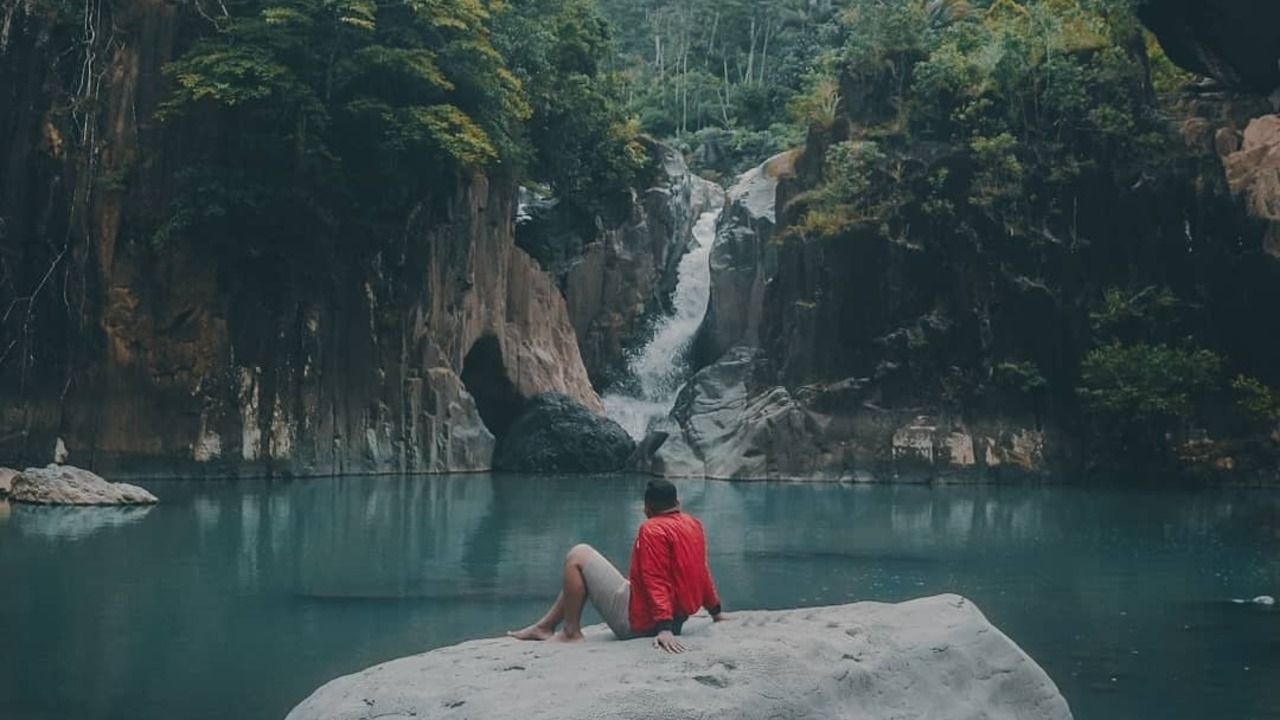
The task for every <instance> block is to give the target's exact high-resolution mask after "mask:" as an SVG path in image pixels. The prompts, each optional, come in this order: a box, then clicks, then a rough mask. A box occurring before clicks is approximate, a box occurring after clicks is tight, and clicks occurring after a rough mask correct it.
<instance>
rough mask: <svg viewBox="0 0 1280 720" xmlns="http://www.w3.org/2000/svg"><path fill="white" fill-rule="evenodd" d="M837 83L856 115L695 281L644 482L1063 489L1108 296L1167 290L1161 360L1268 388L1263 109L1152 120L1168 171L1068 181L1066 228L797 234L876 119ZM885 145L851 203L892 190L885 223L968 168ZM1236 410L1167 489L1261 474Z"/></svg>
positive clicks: (1195, 101) (1272, 132)
mask: <svg viewBox="0 0 1280 720" xmlns="http://www.w3.org/2000/svg"><path fill="white" fill-rule="evenodd" d="M1271 64H1272V65H1274V61H1273V62H1272V63H1271ZM844 82H845V85H844V87H842V91H841V96H842V97H844V98H870V99H871V100H870V101H867V102H850V103H848V107H842V110H841V116H840V118H838V119H837V121H836V122H834V123H832V124H831V125H830V127H829V128H825V129H820V130H817V131H815V132H813V133H811V135H810V137H809V142H808V145H807V147H806V148H805V149H804V151H803V153H801V154H800V155H799V156H797V157H796V158H794V162H793V163H791V164H792V166H793V167H794V173H791V174H788V176H784V177H783V178H782V180H781V182H780V183H778V184H777V189H776V191H775V192H774V193H773V196H772V198H769V200H770V201H771V202H772V203H773V204H772V205H771V206H768V207H767V208H763V207H762V209H759V210H757V211H756V212H755V213H754V217H764V216H766V215H773V216H776V225H772V224H771V225H770V226H769V227H768V232H766V233H761V232H759V230H758V228H757V227H756V226H755V223H756V221H755V220H753V219H752V218H749V217H747V216H744V215H742V214H741V213H738V214H736V215H735V214H733V213H732V212H730V213H727V214H726V218H725V220H724V221H723V223H724V226H722V227H721V228H720V229H719V231H718V233H717V248H716V251H715V253H714V254H718V255H719V256H720V257H734V258H744V260H743V261H741V262H732V263H720V264H719V265H713V280H712V282H713V288H714V289H713V292H712V306H711V308H709V310H708V314H707V321H706V323H707V325H706V326H704V335H706V336H711V337H721V338H724V339H723V340H721V341H719V342H716V343H713V344H709V348H710V349H711V351H712V355H711V357H710V359H713V360H714V362H711V364H710V365H708V366H707V367H705V368H704V369H703V370H702V371H700V372H699V373H698V375H697V376H696V377H695V378H694V379H693V380H692V381H691V382H690V383H689V385H688V386H687V387H686V388H685V389H684V391H682V393H681V397H680V399H679V401H678V402H677V404H676V407H675V409H674V410H673V412H672V414H671V417H670V419H669V420H668V421H667V422H666V423H665V424H664V425H663V426H662V427H659V428H657V432H655V433H653V434H651V435H650V437H649V438H647V440H646V442H645V443H644V444H643V446H642V449H643V451H644V452H643V453H642V456H643V458H642V461H641V466H642V467H643V468H644V469H646V470H648V471H651V472H655V473H660V474H666V475H675V476H680V475H708V476H714V477H726V478H757V479H760V478H770V479H773V478H779V479H826V480H891V479H898V480H943V481H972V480H1004V479H1010V478H1037V477H1046V476H1049V475H1050V474H1051V473H1053V472H1055V471H1058V472H1061V473H1062V474H1066V475H1071V476H1079V475H1080V474H1081V472H1082V471H1083V470H1085V469H1086V468H1087V467H1088V466H1089V465H1090V464H1091V461H1092V459H1093V456H1094V451H1093V447H1092V446H1091V442H1093V441H1092V440H1091V437H1090V433H1091V432H1095V433H1096V428H1091V427H1090V426H1088V425H1087V423H1088V418H1086V417H1085V415H1084V414H1083V413H1082V410H1081V407H1080V399H1079V396H1078V394H1077V391H1076V388H1077V387H1078V386H1079V385H1080V383H1081V373H1082V370H1081V359H1082V358H1083V357H1084V356H1085V355H1086V354H1087V353H1088V352H1089V350H1090V348H1091V347H1093V346H1094V344H1095V343H1096V342H1097V340H1096V330H1097V324H1098V322H1099V320H1098V318H1099V313H1100V312H1102V310H1101V309H1100V308H1102V307H1103V305H1104V300H1103V299H1104V298H1106V297H1107V294H1108V292H1113V290H1112V289H1113V288H1125V289H1128V290H1125V291H1124V292H1128V293H1132V297H1129V298H1126V300H1125V302H1129V301H1130V300H1132V302H1133V303H1134V304H1137V305H1141V304H1142V303H1143V302H1145V301H1144V299H1143V298H1144V296H1149V295H1151V294H1152V293H1155V292H1158V291H1159V292H1167V297H1169V298H1177V299H1176V300H1171V301H1170V302H1174V303H1175V304H1177V305H1178V308H1179V309H1178V313H1180V314H1179V319H1178V320H1177V321H1176V322H1175V323H1173V324H1172V325H1168V327H1169V332H1170V333H1180V335H1178V338H1179V339H1178V341H1179V342H1186V339H1187V338H1191V337H1194V338H1197V339H1198V341H1199V342H1202V343H1204V344H1205V345H1207V346H1209V347H1211V348H1212V349H1213V350H1214V352H1216V353H1218V354H1219V356H1221V357H1223V358H1227V359H1228V360H1229V361H1230V363H1231V364H1232V366H1233V367H1234V368H1236V371H1237V372H1242V373H1246V374H1249V375H1253V376H1256V377H1258V378H1262V379H1263V381H1264V382H1266V383H1275V382H1277V381H1278V380H1280V377H1278V376H1277V375H1276V372H1275V368H1276V367H1277V360H1280V345H1278V344H1277V342H1276V338H1280V321H1277V320H1276V319H1275V318H1274V317H1273V314H1270V313H1265V312H1262V313H1260V312H1258V308H1266V307H1273V306H1275V305H1276V304H1277V303H1280V262H1278V258H1280V253H1277V251H1276V248H1277V247H1280V244H1278V243H1277V235H1276V233H1277V230H1276V228H1277V225H1276V224H1275V223H1276V218H1277V213H1276V208H1277V207H1280V204H1278V203H1277V202H1276V200H1275V198H1276V193H1277V188H1280V180H1277V178H1280V175H1277V167H1278V166H1277V163H1276V158H1277V157H1278V155H1277V148H1280V137H1278V136H1277V135H1278V133H1277V127H1280V126H1277V125H1276V124H1275V123H1274V122H1273V121H1272V120H1271V119H1269V118H1268V117H1259V115H1261V114H1262V113H1264V112H1265V110H1266V109H1267V108H1266V104H1265V102H1263V101H1261V100H1259V99H1258V98H1256V97H1248V96H1238V95H1231V96H1226V95H1221V94H1216V95H1215V94H1209V95H1205V94H1199V95H1194V96H1188V97H1185V98H1182V99H1181V100H1179V101H1178V102H1176V103H1175V104H1173V105H1170V106H1169V107H1168V110H1167V112H1169V113H1170V115H1171V116H1172V117H1173V118H1174V123H1173V126H1174V129H1175V130H1176V132H1177V133H1178V136H1179V139H1178V140H1176V141H1174V146H1175V148H1174V150H1172V151H1171V153H1172V154H1171V158H1172V159H1171V160H1170V162H1169V163H1168V164H1167V165H1166V166H1165V167H1164V168H1163V169H1160V170H1157V171H1146V172H1143V173H1142V174H1140V175H1137V176H1129V177H1125V176H1124V175H1122V174H1120V173H1113V172H1112V171H1103V172H1098V173H1096V174H1093V175H1087V174H1086V175H1085V176H1084V177H1082V178H1081V179H1080V181H1078V182H1076V183H1072V184H1070V185H1068V186H1066V187H1065V188H1064V189H1063V190H1061V192H1062V194H1061V196H1059V197H1058V198H1056V199H1054V200H1053V201H1052V202H1054V203H1059V204H1060V205H1059V206H1060V207H1071V208H1072V211H1071V212H1070V213H1069V214H1067V215H1066V220H1065V222H1064V221H1063V220H1061V219H1059V220H1058V221H1045V222H1041V221H1034V220H1024V221H1017V222H1014V223H1010V224H1008V225H1007V226H1006V227H1004V228H1001V227H999V226H997V227H984V225H983V223H982V222H981V221H980V220H979V219H977V218H959V219H953V220H952V221H950V222H949V223H947V224H939V223H936V222H931V221H930V219H929V217H928V216H927V214H926V213H923V212H922V213H917V214H913V213H908V214H906V215H901V214H898V215H894V216H892V219H890V218H891V216H890V215H889V214H886V215H885V216H884V218H882V219H881V220H880V221H879V222H862V223H855V224H851V225H850V226H848V228H847V229H846V231H842V232H838V233H828V234H824V233H816V232H810V231H806V230H805V229H804V228H800V227H798V226H799V225H800V224H801V222H802V218H803V216H804V212H805V208H806V205H807V204H808V203H809V202H811V201H812V200H811V199H812V198H813V197H814V193H815V189H816V188H818V187H819V186H820V185H821V184H822V183H823V182H824V180H827V179H829V178H830V170H829V169H828V168H827V162H828V160H829V157H830V156H829V155H828V150H829V149H830V148H832V147H833V145H836V144H838V143H841V142H848V141H849V139H850V138H857V137H859V133H860V132H861V131H860V129H859V128H862V127H866V126H868V125H870V124H872V123H874V122H877V121H880V120H883V119H884V118H892V117H894V116H895V112H894V111H893V110H892V109H891V108H890V107H888V105H887V104H886V103H885V102H884V99H885V98H884V95H885V94H884V93H877V92H876V91H875V90H874V88H871V89H869V88H867V87H865V83H866V78H865V77H862V78H859V77H846V78H845V81H844ZM877 97H879V98H880V101H879V104H877V101H876V100H875V99H876V98H877ZM881 106H883V107H881ZM877 113H879V116H880V117H876V115H877ZM894 142H896V141H890V142H887V143H886V144H885V145H884V146H882V147H890V148H891V149H890V150H888V151H887V153H888V160H887V164H888V165H889V166H891V167H892V168H893V169H894V173H896V174H895V175H890V174H886V175H884V176H877V177H879V180H877V181H874V182H873V184H872V188H871V190H869V192H876V191H877V189H876V186H875V184H874V183H875V182H885V183H889V182H890V181H891V180H892V184H891V185H890V187H892V192H893V193H894V194H895V195H894V198H895V199H894V200H891V201H890V202H891V203H896V202H902V203H905V204H906V205H910V204H911V203H912V202H914V200H913V199H918V198H923V197H928V196H929V195H930V192H931V188H930V186H929V185H928V183H929V182H938V180H937V179H938V178H941V179H942V181H946V179H947V178H953V179H954V178H957V177H965V176H966V175H968V174H971V173H972V172H973V165H972V162H973V159H972V158H971V157H969V156H968V152H967V149H966V148H964V147H954V146H948V145H946V144H944V143H938V142H914V141H906V142H903V143H902V144H900V145H897V146H894V145H893V143H894ZM771 162H772V163H777V162H778V160H777V159H775V160H774V161H771ZM766 167H767V165H766ZM1224 167H1225V172H1224ZM760 175H761V171H757V172H756V174H755V175H754V176H751V177H759V176H760ZM751 177H747V178H744V180H751ZM929 178H933V179H934V180H929ZM753 182H757V183H758V181H753ZM769 189H771V188H769ZM904 198H905V199H904ZM757 207H761V206H758V205H757ZM895 212H896V211H895ZM1028 226H1030V227H1028ZM767 243H770V244H772V247H770V246H769V245H768V244H767ZM756 276H760V280H759V282H757V281H756V280H754V279H752V280H751V282H749V283H744V278H748V279H750V278H754V277H756ZM748 286H751V287H763V288H764V291H763V293H760V294H752V293H748V292H744V290H743V288H745V287H748ZM1124 292H1121V294H1120V295H1117V296H1113V297H1121V296H1123V295H1124ZM1144 294H1145V295H1144ZM1162 297H1165V296H1164V295H1162ZM1126 312H1127V310H1126ZM726 318H740V319H739V320H738V321H736V323H730V324H726V320H725V319H726ZM744 318H751V319H753V320H752V321H751V322H745V321H744V320H742V319H744ZM757 318H758V321H756V320H755V319H757ZM1141 322H1143V323H1150V324H1151V326H1156V325H1161V324H1169V323H1171V322H1172V321H1170V320H1168V319H1167V318H1157V317H1154V316H1153V317H1150V318H1148V319H1145V320H1142V321H1141ZM748 326H752V327H753V328H754V329H752V330H750V331H748V330H746V329H745V328H747V327H748ZM724 328H730V329H729V330H726V329H724ZM1144 332H1145V330H1144ZM735 344H737V346H736V347H731V346H733V345H735ZM1235 402H1236V400H1235V398H1234V397H1232V396H1231V395H1230V393H1229V392H1226V391H1225V389H1224V392H1222V393H1220V394H1219V395H1215V396H1214V399H1213V400H1212V401H1211V402H1209V403H1208V405H1209V406H1210V407H1211V409H1209V410H1207V411H1206V412H1205V414H1204V415H1203V416H1202V417H1200V418H1199V422H1201V423H1203V424H1204V425H1203V427H1200V428H1198V432H1199V433H1200V435H1199V437H1200V440H1199V441H1196V442H1188V443H1187V445H1185V446H1183V447H1182V448H1181V450H1180V453H1181V458H1182V461H1183V462H1184V465H1183V469H1186V468H1187V467H1188V465H1192V466H1195V469H1194V472H1196V473H1201V474H1204V473H1207V474H1210V475H1215V476H1218V477H1224V476H1226V475H1231V476H1233V477H1237V478H1240V477H1243V478H1245V479H1247V480H1248V481H1258V480H1264V479H1270V478H1274V477H1275V476H1276V473H1277V463H1276V460H1275V454H1274V447H1273V446H1274V442H1275V441H1274V436H1273V438H1272V440H1271V441H1263V445H1265V446H1266V448H1267V449H1260V446H1258V445H1254V444H1251V441H1245V440H1243V439H1241V438H1242V437H1243V436H1244V435H1246V434H1247V433H1248V432H1250V431H1247V430H1245V429H1243V428H1242V426H1241V424H1240V422H1239V421H1238V420H1237V419H1234V418H1235V416H1234V415H1233V412H1234V408H1235ZM1166 440H1169V438H1161V439H1159V441H1160V442H1164V441H1166ZM1197 443H1198V445H1197ZM1193 446H1196V447H1200V448H1201V449H1199V450H1196V449H1194V447H1193Z"/></svg>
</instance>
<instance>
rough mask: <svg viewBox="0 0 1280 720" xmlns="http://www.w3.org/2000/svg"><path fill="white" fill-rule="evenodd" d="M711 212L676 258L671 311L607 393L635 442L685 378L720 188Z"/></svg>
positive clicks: (703, 305)
mask: <svg viewBox="0 0 1280 720" xmlns="http://www.w3.org/2000/svg"><path fill="white" fill-rule="evenodd" d="M711 193H712V194H711V197H712V201H713V202H711V203H710V206H711V208H712V209H710V210H708V211H706V212H704V213H702V215H701V216H699V217H698V221H697V223H696V224H695V225H694V226H693V246H692V247H691V248H690V249H689V251H688V252H686V253H685V255H684V257H683V258H681V259H680V266H679V268H678V269H677V281H676V291H675V296H674V297H673V305H674V307H675V312H674V313H672V314H671V315H665V316H663V317H661V318H659V319H658V322H657V324H656V325H655V327H654V329H653V337H652V338H650V340H649V342H648V343H647V344H646V345H645V346H644V347H642V348H640V349H639V350H638V351H636V352H635V353H633V354H632V355H631V357H630V358H629V359H628V362H627V372H628V374H629V375H630V378H629V379H630V381H631V382H628V383H625V384H624V385H625V387H626V389H625V390H623V389H617V390H614V391H611V392H609V393H606V394H605V396H604V397H603V398H602V399H603V400H604V406H605V410H606V411H607V412H608V414H609V417H610V418H612V419H613V420H614V421H616V422H617V423H618V424H619V425H621V426H622V427H623V428H624V429H625V430H626V431H627V433H628V434H629V435H631V437H633V438H635V439H636V440H640V439H642V438H644V434H645V430H646V428H647V427H648V425H649V421H650V420H652V419H654V418H657V417H662V416H665V415H666V414H667V413H668V412H669V411H670V410H671V406H672V404H674V403H675V399H676V393H678V392H679V391H680V386H681V385H683V384H684V381H685V380H686V379H687V375H688V371H689V361H688V358H689V348H690V346H691V345H692V344H693V337H694V335H696V334H697V332H698V327H699V326H700V325H701V324H702V317H703V316H704V315H706V313H707V300H708V299H709V298H710V296H711V267H710V264H709V260H710V257H711V245H712V244H713V243H714V242H715V236H716V220H717V219H719V217H720V209H721V204H722V203H721V202H717V201H716V200H718V199H719V198H720V197H721V196H720V193H719V188H712V190H711Z"/></svg>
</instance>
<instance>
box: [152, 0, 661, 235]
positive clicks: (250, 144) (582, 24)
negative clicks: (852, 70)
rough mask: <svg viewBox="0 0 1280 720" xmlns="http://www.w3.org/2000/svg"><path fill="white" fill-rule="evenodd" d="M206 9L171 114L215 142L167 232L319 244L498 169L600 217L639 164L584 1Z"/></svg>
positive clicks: (340, 1)
mask: <svg viewBox="0 0 1280 720" xmlns="http://www.w3.org/2000/svg"><path fill="white" fill-rule="evenodd" d="M207 19H208V23H209V27H208V31H207V32H206V33H204V35H203V37H201V38H200V39H199V40H198V41H197V42H196V43H195V44H194V46H193V47H192V48H191V50H190V51H189V52H187V53H186V54H185V55H184V56H183V57H181V58H180V59H178V60H177V61H175V62H173V63H172V64H170V65H169V67H168V72H169V74H171V75H172V77H173V78H174V79H175V80H176V82H177V85H178V90H177V91H176V93H175V94H174V96H173V97H172V99H171V100H170V101H169V102H168V103H167V104H166V105H165V108H164V111H163V116H164V117H165V118H166V119H168V120H170V121H173V120H176V119H178V118H179V117H180V116H185V119H188V120H190V122H191V125H192V126H195V127H197V128H198V127H200V121H199V120H198V119H197V118H198V117H199V116H206V117H207V116H212V117H214V118H216V125H217V126H218V127H217V130H216V131H214V132H212V133H211V135H214V136H216V138H217V141H216V144H210V145H209V146H208V153H207V156H206V157H205V158H203V160H202V161H201V162H199V163H197V164H195V165H194V166H192V167H190V168H188V169H186V170H184V171H183V172H182V174H181V176H180V177H179V180H180V183H181V185H182V188H183V192H182V193H181V194H180V196H179V198H178V200H177V201H176V202H175V204H174V207H173V212H172V213H171V215H170V217H169V219H168V222H167V223H165V224H164V225H163V226H162V227H161V229H160V231H159V232H158V233H157V239H159V240H165V239H166V238H168V237H171V236H172V235H174V234H175V233H198V234H201V235H203V236H205V237H209V238H219V237H236V238H237V239H238V240H237V242H240V241H244V242H248V243H250V244H256V246H255V247H250V248H247V250H248V251H249V252H252V253H261V252H273V251H278V250H281V249H285V248H296V247H311V246H313V244H314V239H315V238H317V237H333V236H334V235H335V234H337V233H339V232H348V231H350V227H349V226H350V225H351V224H352V223H357V224H361V225H365V226H369V227H375V226H378V225H381V224H384V223H388V222H397V221H403V217H404V213H405V211H406V210H408V209H409V208H412V207H413V206H414V205H415V204H416V203H419V202H421V201H422V200H423V199H424V198H427V197H431V196H433V195H435V196H439V195H443V194H447V193H448V192H449V191H450V189H451V188H452V187H453V185H454V183H455V180H456V179H457V178H458V177H460V176H462V175H463V174H465V173H468V172H471V171H474V170H478V169H485V168H489V169H492V168H496V167H503V168H505V172H509V173H516V174H520V175H521V176H522V178H523V179H526V180H529V181H534V182H540V183H542V184H545V185H547V186H549V187H550V189H551V190H552V191H554V192H556V193H557V194H559V195H561V196H562V197H564V198H565V199H566V200H568V201H569V202H572V203H577V204H579V205H581V206H582V207H583V208H586V209H588V210H590V211H604V210H606V209H607V208H609V207H613V206H616V205H618V204H619V203H618V198H619V196H625V193H626V188H627V186H628V185H629V184H630V182H631V181H632V178H633V175H634V173H635V172H636V171H637V169H638V168H639V166H640V165H641V164H642V163H643V161H644V158H643V155H642V153H641V152H640V151H639V150H638V147H637V146H636V145H634V144H633V142H632V137H633V134H632V133H631V132H630V131H629V129H628V128H626V127H625V125H624V124H623V123H624V119H623V117H622V115H621V113H620V112H619V111H618V110H617V108H618V103H617V102H615V101H614V99H613V98H612V97H611V96H610V94H609V92H610V89H611V86H610V85H609V83H608V82H607V79H606V78H605V73H604V72H603V70H602V68H601V60H602V59H603V58H604V57H605V54H606V49H607V43H608V42H609V29H608V27H607V26H606V25H605V24H604V22H603V21H602V20H601V19H600V18H599V17H598V16H597V15H596V14H595V12H594V9H593V5H592V3H591V2H590V1H589V0H555V2H537V1H536V0H509V1H508V0H393V1H392V2H385V3H381V2H380V3H374V2H370V1H368V0H230V1H229V2H226V3H225V5H220V6H219V12H218V13H217V14H213V15H207ZM570 122H572V125H573V127H572V129H570V128H569V123H570ZM344 225H345V226H347V227H343V226H344ZM242 249H245V248H242Z"/></svg>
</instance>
